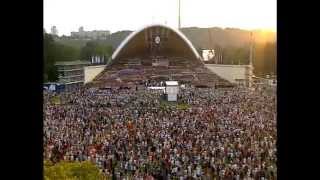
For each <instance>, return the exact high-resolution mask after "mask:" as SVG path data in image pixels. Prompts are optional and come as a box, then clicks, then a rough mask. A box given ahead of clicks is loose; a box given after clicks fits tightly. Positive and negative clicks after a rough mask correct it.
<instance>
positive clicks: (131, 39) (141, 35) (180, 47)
mask: <svg viewBox="0 0 320 180" xmlns="http://www.w3.org/2000/svg"><path fill="white" fill-rule="evenodd" d="M156 36H159V37H160V38H161V42H160V43H159V44H160V46H161V50H160V52H159V53H160V54H161V53H162V54H165V55H174V56H184V57H186V58H188V59H199V60H200V59H201V56H200V55H199V53H198V52H197V50H196V49H195V48H194V46H193V45H192V43H191V42H190V41H189V40H188V39H187V38H186V36H185V35H184V34H183V33H181V32H180V31H179V30H177V29H173V28H171V27H169V26H166V25H162V24H152V25H147V26H144V27H142V28H140V29H138V30H137V31H134V32H132V33H131V34H130V35H129V36H128V37H126V38H125V39H124V40H123V41H122V43H121V44H120V45H119V46H118V47H117V49H116V50H115V51H114V53H113V54H112V56H111V60H110V61H109V63H111V62H112V61H113V60H115V59H119V58H133V57H135V56H138V55H144V54H148V53H149V52H148V50H150V47H151V46H152V43H153V44H156V43H155V41H154V40H155V39H154V37H156Z"/></svg>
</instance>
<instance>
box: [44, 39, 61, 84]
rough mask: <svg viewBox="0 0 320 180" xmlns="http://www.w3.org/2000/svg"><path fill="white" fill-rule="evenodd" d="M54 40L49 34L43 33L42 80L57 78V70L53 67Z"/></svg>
mask: <svg viewBox="0 0 320 180" xmlns="http://www.w3.org/2000/svg"><path fill="white" fill-rule="evenodd" d="M55 46H56V45H55V42H54V39H53V37H52V36H51V35H50V34H47V33H45V34H44V42H43V54H44V56H43V61H44V63H43V64H44V67H43V68H44V80H45V82H47V81H56V80H57V77H58V75H57V73H56V72H57V71H56V69H55V66H54V63H55V59H56V58H55V56H56V52H55V48H56V47H55Z"/></svg>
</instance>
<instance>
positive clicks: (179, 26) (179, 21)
mask: <svg viewBox="0 0 320 180" xmlns="http://www.w3.org/2000/svg"><path fill="white" fill-rule="evenodd" d="M178 8H179V15H178V29H180V28H181V20H180V0H179V7H178Z"/></svg>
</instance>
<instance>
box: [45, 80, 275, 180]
mask: <svg viewBox="0 0 320 180" xmlns="http://www.w3.org/2000/svg"><path fill="white" fill-rule="evenodd" d="M53 97H59V98H60V102H59V103H56V102H53V101H52V99H53ZM163 103H164V100H163V99H162V91H157V90H148V89H136V88H133V89H121V90H112V89H109V90H100V89H95V88H86V89H79V90H78V91H73V92H64V93H60V94H55V93H45V94H44V148H45V151H44V158H45V159H47V160H51V161H52V162H59V161H62V160H63V161H91V162H93V163H95V164H96V165H97V166H98V167H99V169H101V171H102V172H103V173H105V174H106V175H107V176H110V177H111V176H112V177H115V178H116V179H124V178H129V179H181V180H182V179H190V178H191V179H259V180H260V179H261V180H262V179H265V180H266V179H268V180H272V179H276V176H277V167H276V161H277V159H276V139H277V137H276V134H277V133H276V95H275V94H274V95H270V94H266V93H264V92H263V91H248V90H246V89H238V88H228V89H211V88H194V87H189V86H188V87H185V88H183V89H180V92H179V96H178V102H177V104H179V103H180V104H187V105H188V107H189V108H186V109H179V108H176V106H170V105H167V106H165V107H166V108H164V106H163Z"/></svg>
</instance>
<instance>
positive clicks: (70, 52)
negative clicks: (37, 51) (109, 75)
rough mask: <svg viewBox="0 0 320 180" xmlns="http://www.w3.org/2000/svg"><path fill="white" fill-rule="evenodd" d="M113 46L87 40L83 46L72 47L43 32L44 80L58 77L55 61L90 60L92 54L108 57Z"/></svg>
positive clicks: (48, 80)
mask: <svg viewBox="0 0 320 180" xmlns="http://www.w3.org/2000/svg"><path fill="white" fill-rule="evenodd" d="M112 51H113V48H112V46H110V45H108V44H102V43H99V42H98V41H94V40H93V41H88V42H87V43H86V45H85V46H84V47H74V46H69V45H65V44H62V43H59V42H57V41H56V40H55V38H54V36H52V35H51V34H47V33H44V41H43V52H44V56H43V58H44V73H43V75H44V82H54V81H56V80H57V79H58V73H57V69H56V67H55V65H54V64H55V63H56V62H58V61H74V60H85V61H90V59H91V57H92V56H100V57H102V56H104V59H106V60H107V59H108V58H109V57H110V56H111V54H112Z"/></svg>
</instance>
